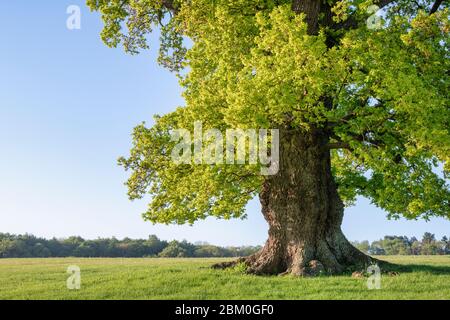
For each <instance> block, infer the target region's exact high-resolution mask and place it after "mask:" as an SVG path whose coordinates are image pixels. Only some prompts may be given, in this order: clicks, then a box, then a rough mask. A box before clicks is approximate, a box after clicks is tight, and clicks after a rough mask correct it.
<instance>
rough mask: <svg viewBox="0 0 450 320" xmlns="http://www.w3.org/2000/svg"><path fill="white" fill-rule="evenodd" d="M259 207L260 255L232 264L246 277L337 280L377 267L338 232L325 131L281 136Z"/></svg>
mask: <svg viewBox="0 0 450 320" xmlns="http://www.w3.org/2000/svg"><path fill="white" fill-rule="evenodd" d="M260 201H261V206H262V213H263V215H264V218H265V219H266V221H267V223H268V224H269V238H268V240H267V242H266V244H265V246H264V247H263V248H262V250H261V251H259V252H257V253H256V254H254V255H252V256H250V257H248V258H243V259H241V260H238V261H236V262H243V263H245V264H246V265H247V267H248V268H247V270H248V272H249V273H254V274H293V275H301V276H313V275H318V274H320V273H327V274H336V273H341V272H344V271H348V270H361V269H363V268H365V266H367V265H369V264H370V263H372V262H373V261H375V260H374V259H372V258H371V257H369V256H367V255H365V254H364V253H362V252H360V251H359V250H358V249H356V248H355V247H353V246H352V245H351V244H350V243H349V241H348V240H347V239H346V238H345V236H344V235H343V233H342V231H341V223H342V218H343V214H344V205H343V203H342V201H341V199H340V198H339V195H338V193H337V187H336V184H335V182H334V179H333V175H332V172H331V160H330V151H329V148H328V137H327V135H326V134H325V133H323V131H321V130H312V131H310V132H303V133H299V131H298V130H296V131H289V130H286V129H284V130H280V168H279V171H278V173H277V174H276V175H273V176H268V177H267V178H266V180H265V182H264V185H263V188H262V191H261V193H260ZM236 262H233V263H230V264H222V265H221V267H227V266H231V265H234V264H235V263H236Z"/></svg>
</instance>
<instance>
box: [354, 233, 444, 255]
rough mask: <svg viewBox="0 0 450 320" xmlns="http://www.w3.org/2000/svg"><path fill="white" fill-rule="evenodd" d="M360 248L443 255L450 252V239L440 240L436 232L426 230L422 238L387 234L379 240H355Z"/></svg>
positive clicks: (377, 252) (375, 252) (387, 252)
mask: <svg viewBox="0 0 450 320" xmlns="http://www.w3.org/2000/svg"><path fill="white" fill-rule="evenodd" d="M353 245H354V246H356V247H357V248H358V249H359V250H361V251H363V252H365V253H368V254H371V255H442V254H450V240H449V238H447V237H446V236H444V237H442V239H441V240H440V241H438V240H437V239H436V237H435V235H434V234H432V233H429V232H425V234H424V235H423V237H422V240H420V241H419V240H418V239H417V238H415V237H412V238H408V237H406V236H403V237H402V236H385V237H384V238H383V239H380V240H378V241H373V242H372V243H370V242H369V241H361V242H353Z"/></svg>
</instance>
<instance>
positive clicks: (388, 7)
mask: <svg viewBox="0 0 450 320" xmlns="http://www.w3.org/2000/svg"><path fill="white" fill-rule="evenodd" d="M298 2H299V1H286V0H285V1H276V0H189V1H186V0H173V1H172V0H159V1H156V0H153V1H152V0H88V1H87V3H88V5H89V6H90V8H91V9H92V10H95V11H99V12H100V13H101V15H102V19H103V21H104V24H105V27H104V29H103V32H102V34H101V36H102V39H103V40H104V42H105V43H106V44H107V45H109V46H111V47H116V46H118V45H119V44H121V45H123V46H124V48H125V50H126V51H127V52H129V53H132V54H134V53H138V52H139V51H140V50H142V49H146V48H148V43H147V35H148V33H150V32H152V31H153V29H155V30H158V31H160V33H161V41H160V56H159V59H158V61H159V63H160V64H162V65H163V66H165V67H167V68H168V69H169V70H171V71H174V72H176V73H177V74H178V76H179V78H180V85H181V86H182V88H183V97H184V99H185V102H186V104H185V106H180V107H179V108H177V109H176V111H174V112H172V113H169V114H166V115H164V116H159V117H157V118H156V120H155V121H156V123H155V124H154V125H153V126H151V127H147V126H146V125H145V124H141V125H139V126H137V127H136V128H135V130H134V133H133V137H134V138H133V143H134V144H133V148H132V150H131V154H130V156H129V157H127V158H122V159H121V160H120V163H121V164H122V165H123V166H124V167H125V168H126V169H127V170H131V177H130V178H129V180H128V182H127V184H128V188H129V196H130V198H131V199H137V198H142V197H144V196H145V195H148V194H149V195H150V196H151V201H150V204H149V207H148V210H147V212H145V213H144V217H145V219H147V220H150V221H152V222H161V223H173V222H175V223H185V222H189V223H193V222H194V221H196V220H198V219H205V218H206V217H208V216H215V217H219V218H226V219H228V218H233V217H234V218H239V217H245V211H244V208H245V205H246V203H247V202H248V201H249V200H250V199H252V198H253V197H254V196H255V195H256V194H258V193H259V192H260V190H261V186H262V181H263V179H264V177H262V176H261V175H260V174H259V169H260V166H262V164H257V165H250V164H244V165H233V166H231V165H226V164H221V165H207V164H201V165H197V164H181V165H180V164H176V163H174V162H173V161H172V160H171V157H170V150H171V149H172V148H173V146H174V142H173V141H171V139H170V133H171V132H172V131H173V130H174V129H177V128H186V129H188V130H191V131H192V130H193V124H194V122H195V121H201V122H202V125H203V127H204V128H217V129H219V130H225V129H227V128H243V129H248V128H266V129H270V128H285V129H286V130H296V129H301V130H305V131H308V130H313V129H314V128H321V129H323V130H324V131H326V132H327V133H328V134H329V136H330V137H331V140H330V142H329V148H330V152H331V155H332V169H333V174H334V179H335V181H336V183H337V186H338V191H339V194H340V196H341V197H342V199H343V200H344V201H345V202H346V203H347V204H351V203H352V202H353V201H354V200H355V198H356V197H357V196H358V195H361V196H365V197H368V198H369V199H371V200H372V202H373V203H374V204H375V205H377V206H378V207H380V208H383V209H385V210H386V211H387V212H388V213H389V215H390V217H394V218H395V217H399V216H404V217H406V218H408V219H417V218H425V219H428V218H429V217H431V216H441V217H446V218H450V210H449V208H450V203H449V202H450V191H449V187H448V183H447V182H448V180H447V174H448V173H449V170H450V165H449V160H450V158H449V157H450V134H449V129H450V125H449V121H450V108H449V103H448V102H449V95H448V92H449V91H450V90H449V84H450V82H449V71H448V70H450V62H449V39H450V38H449V36H448V32H449V28H450V23H449V19H448V16H449V5H448V3H445V2H442V1H436V2H434V1H427V0H425V1H422V0H420V1H366V0H345V1H331V0H328V1H322V2H321V6H329V7H330V12H331V13H332V14H331V16H324V15H322V16H319V18H318V19H319V20H318V21H313V22H311V21H308V19H309V18H310V17H308V15H305V14H297V12H295V10H293V6H294V5H295V3H298ZM318 2H320V1H318ZM293 3H294V4H293ZM373 4H376V5H378V6H379V7H380V8H382V16H383V19H382V22H383V23H382V26H381V28H377V29H373V28H368V27H367V19H368V17H369V16H370V13H368V10H367V9H368V8H369V6H370V5H373ZM377 19H379V18H377Z"/></svg>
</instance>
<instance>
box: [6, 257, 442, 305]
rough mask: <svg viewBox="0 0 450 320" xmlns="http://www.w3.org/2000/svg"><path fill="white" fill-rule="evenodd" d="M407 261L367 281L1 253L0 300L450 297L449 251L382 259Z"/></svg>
mask: <svg viewBox="0 0 450 320" xmlns="http://www.w3.org/2000/svg"><path fill="white" fill-rule="evenodd" d="M383 259H385V260H388V261H390V262H393V263H396V264H400V265H403V266H404V267H402V268H401V269H400V270H401V271H400V273H399V275H396V276H389V275H383V276H382V282H381V285H382V288H381V289H380V290H368V289H367V285H366V283H367V280H366V279H356V278H352V277H351V276H350V275H345V276H321V277H317V278H294V277H291V276H287V277H278V276H273V277H262V276H252V275H244V274H242V273H241V272H239V271H237V270H225V271H224V270H212V269H211V268H209V266H210V265H211V264H213V263H215V262H218V261H224V260H225V259H78V258H65V259H0V299H450V256H417V257H415V256H410V257H406V256H405V257H400V256H395V257H383ZM69 265H78V266H79V267H80V268H81V279H82V287H81V290H68V289H67V287H66V279H67V277H68V274H67V273H66V270H67V267H68V266H69Z"/></svg>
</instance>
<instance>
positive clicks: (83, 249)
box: [0, 233, 260, 258]
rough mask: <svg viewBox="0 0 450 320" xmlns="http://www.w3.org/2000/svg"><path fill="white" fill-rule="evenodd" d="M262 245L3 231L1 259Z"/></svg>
mask: <svg viewBox="0 0 450 320" xmlns="http://www.w3.org/2000/svg"><path fill="white" fill-rule="evenodd" d="M259 249H260V247H252V246H243V247H218V246H213V245H210V244H208V243H197V244H192V243H189V242H187V241H175V240H174V241H170V242H168V241H163V240H160V239H159V238H158V237H157V236H155V235H151V236H149V237H148V239H145V240H144V239H130V238H125V239H123V240H118V239H116V238H105V239H96V240H85V239H83V238H81V237H69V238H64V239H56V238H53V239H50V240H48V239H44V238H38V237H35V236H33V235H30V234H25V235H13V234H8V233H0V258H46V257H130V258H131V257H241V256H248V255H250V254H252V253H254V252H256V251H258V250H259Z"/></svg>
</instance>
